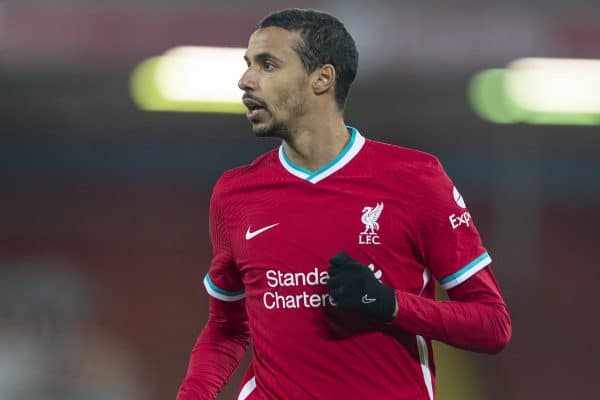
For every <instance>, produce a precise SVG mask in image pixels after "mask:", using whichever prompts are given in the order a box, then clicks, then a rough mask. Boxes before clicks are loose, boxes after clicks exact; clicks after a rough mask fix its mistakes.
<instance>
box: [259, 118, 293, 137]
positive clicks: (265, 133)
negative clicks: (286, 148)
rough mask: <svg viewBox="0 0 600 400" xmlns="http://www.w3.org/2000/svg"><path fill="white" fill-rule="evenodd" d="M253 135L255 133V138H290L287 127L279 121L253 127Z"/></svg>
mask: <svg viewBox="0 0 600 400" xmlns="http://www.w3.org/2000/svg"><path fill="white" fill-rule="evenodd" d="M252 133H254V136H256V137H272V138H279V139H286V138H287V137H288V136H289V130H288V128H287V126H286V125H285V124H283V123H282V122H278V121H272V122H268V123H264V124H255V125H252Z"/></svg>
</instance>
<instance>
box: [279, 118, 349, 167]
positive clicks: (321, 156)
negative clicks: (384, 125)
mask: <svg viewBox="0 0 600 400" xmlns="http://www.w3.org/2000/svg"><path fill="white" fill-rule="evenodd" d="M311 121H314V123H313V124H312V125H311V124H307V125H304V126H301V127H300V126H299V127H297V128H295V129H292V130H291V132H290V135H289V136H288V137H287V138H285V139H284V141H283V150H284V151H285V154H286V156H287V157H288V158H289V159H290V160H291V161H292V162H293V163H294V164H296V165H299V166H300V167H302V168H305V169H308V170H309V171H316V170H318V169H319V168H321V167H323V166H325V165H326V164H327V163H328V162H330V161H331V160H333V159H334V158H335V157H336V156H337V155H338V154H339V153H340V152H341V151H342V149H343V148H344V146H346V144H347V143H348V141H349V140H350V135H349V134H348V130H347V129H346V125H345V124H344V120H343V118H342V116H341V115H339V116H336V118H325V119H323V120H320V119H318V118H312V119H311Z"/></svg>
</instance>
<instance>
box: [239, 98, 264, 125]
mask: <svg viewBox="0 0 600 400" xmlns="http://www.w3.org/2000/svg"><path fill="white" fill-rule="evenodd" d="M242 101H243V103H244V105H245V106H246V108H247V109H248V112H247V113H246V117H247V118H248V119H250V120H252V119H256V118H257V117H258V116H259V115H260V114H261V113H262V112H263V111H264V110H265V106H264V104H263V103H262V102H259V101H258V100H255V99H252V98H250V97H243V98H242Z"/></svg>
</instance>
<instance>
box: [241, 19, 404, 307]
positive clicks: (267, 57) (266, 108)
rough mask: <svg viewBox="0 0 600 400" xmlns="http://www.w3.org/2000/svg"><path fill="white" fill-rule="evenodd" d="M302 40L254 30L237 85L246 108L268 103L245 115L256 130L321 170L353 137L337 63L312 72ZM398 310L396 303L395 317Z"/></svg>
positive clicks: (290, 154)
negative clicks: (338, 89) (338, 94)
mask: <svg viewBox="0 0 600 400" xmlns="http://www.w3.org/2000/svg"><path fill="white" fill-rule="evenodd" d="M299 42H300V43H301V42H302V38H301V36H300V34H299V33H298V32H292V31H288V30H286V29H282V28H278V27H268V28H262V29H258V30H257V31H255V32H254V33H253V34H252V35H251V36H250V40H249V42H248V49H247V50H246V54H245V55H244V59H245V60H246V64H247V65H248V68H247V69H246V71H245V72H244V74H243V75H242V77H241V78H240V80H239V82H238V87H239V88H240V89H241V90H242V91H244V95H243V97H242V99H243V100H245V104H246V105H247V106H248V105H260V106H261V107H263V109H262V110H260V111H258V112H252V111H249V112H248V113H247V114H246V116H247V117H248V120H249V121H250V123H251V125H252V132H253V133H254V134H255V135H256V136H260V137H266V136H269V137H279V138H281V139H282V140H283V149H284V151H285V153H286V155H287V157H288V158H289V159H290V160H291V161H292V162H293V163H294V164H296V165H299V166H301V167H303V168H305V169H308V170H310V171H316V170H318V169H319V168H321V167H323V166H325V165H326V164H327V163H328V162H330V161H331V160H332V159H334V158H335V157H336V156H337V155H338V154H339V153H340V152H341V151H342V149H343V148H344V147H345V146H346V144H347V143H348V141H349V140H350V135H349V134H348V130H347V129H346V124H345V123H344V118H343V115H342V111H341V110H339V109H338V107H337V104H336V102H335V78H336V71H335V67H334V66H333V65H331V64H325V65H322V66H320V67H318V68H317V69H316V70H315V71H313V72H311V73H307V72H306V70H305V69H304V67H303V65H302V61H301V60H300V57H299V56H298V54H297V53H296V51H295V50H294V46H295V45H296V44H297V43H299ZM397 313H398V302H397V301H396V310H395V311H394V317H395V316H396V314H397Z"/></svg>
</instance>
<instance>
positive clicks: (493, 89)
mask: <svg viewBox="0 0 600 400" xmlns="http://www.w3.org/2000/svg"><path fill="white" fill-rule="evenodd" d="M509 73H510V71H509V70H507V69H487V70H483V71H481V72H479V73H478V74H476V75H475V76H474V77H473V78H471V80H470V82H469V87H468V97H469V101H470V104H471V107H472V108H473V110H474V111H475V113H476V114H477V115H478V116H479V117H480V118H482V119H484V120H486V121H489V122H493V123H497V124H515V123H527V124H536V125H600V114H594V113H589V112H580V113H578V112H568V113H567V112H540V111H536V110H534V109H529V108H526V106H525V105H521V106H519V105H518V102H517V101H515V97H514V96H516V93H517V91H515V90H514V88H512V89H513V90H508V89H507V87H508V85H507V80H508V76H509Z"/></svg>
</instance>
